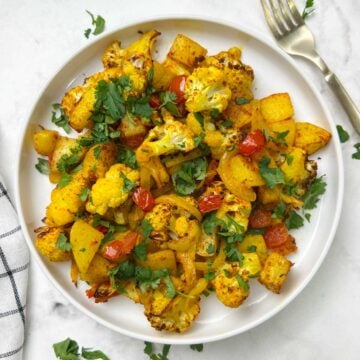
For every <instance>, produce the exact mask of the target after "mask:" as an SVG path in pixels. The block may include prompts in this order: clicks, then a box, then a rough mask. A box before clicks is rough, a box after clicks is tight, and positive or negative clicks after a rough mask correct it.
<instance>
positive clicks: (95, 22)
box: [84, 10, 105, 39]
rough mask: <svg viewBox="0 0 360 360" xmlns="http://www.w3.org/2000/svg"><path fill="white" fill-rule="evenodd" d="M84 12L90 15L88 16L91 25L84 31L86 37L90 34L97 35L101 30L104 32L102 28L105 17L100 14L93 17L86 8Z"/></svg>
mask: <svg viewBox="0 0 360 360" xmlns="http://www.w3.org/2000/svg"><path fill="white" fill-rule="evenodd" d="M86 12H87V13H88V14H89V15H90V17H91V25H92V26H93V29H91V28H88V29H86V30H85V31H84V35H85V37H86V38H87V39H88V38H89V36H90V34H93V35H99V34H101V33H102V32H104V30H105V19H104V18H103V17H102V16H100V15H97V16H96V17H95V16H94V15H93V14H92V13H91V12H90V11H89V10H86ZM91 31H92V32H91Z"/></svg>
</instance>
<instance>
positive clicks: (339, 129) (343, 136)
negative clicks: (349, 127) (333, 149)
mask: <svg viewBox="0 0 360 360" xmlns="http://www.w3.org/2000/svg"><path fill="white" fill-rule="evenodd" d="M336 130H337V132H338V135H339V139H340V142H341V143H344V142H347V141H348V140H349V139H350V135H349V133H348V132H347V131H346V130H345V129H344V128H343V127H342V126H341V125H336Z"/></svg>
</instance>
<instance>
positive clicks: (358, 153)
mask: <svg viewBox="0 0 360 360" xmlns="http://www.w3.org/2000/svg"><path fill="white" fill-rule="evenodd" d="M354 148H355V149H356V151H355V152H354V153H353V154H352V158H353V159H356V160H360V143H357V144H355V145H354Z"/></svg>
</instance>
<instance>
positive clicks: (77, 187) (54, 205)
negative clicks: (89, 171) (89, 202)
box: [46, 171, 89, 226]
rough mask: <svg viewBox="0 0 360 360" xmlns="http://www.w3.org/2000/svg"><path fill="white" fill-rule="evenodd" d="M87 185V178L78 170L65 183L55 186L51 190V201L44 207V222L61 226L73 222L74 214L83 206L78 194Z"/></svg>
mask: <svg viewBox="0 0 360 360" xmlns="http://www.w3.org/2000/svg"><path fill="white" fill-rule="evenodd" d="M88 185H89V184H88V180H87V179H85V178H84V177H83V176H82V174H81V172H80V171H79V172H77V173H75V174H74V175H72V179H71V181H70V182H69V183H68V184H67V185H65V186H63V187H56V188H55V189H54V190H53V191H52V192H51V202H50V204H49V206H48V207H47V208H46V224H47V225H49V226H62V225H66V224H69V223H71V222H73V221H74V219H75V216H76V214H77V213H78V212H79V211H80V210H82V209H83V207H84V202H83V201H82V200H81V199H80V194H81V192H82V191H83V190H84V189H85V188H87V187H88Z"/></svg>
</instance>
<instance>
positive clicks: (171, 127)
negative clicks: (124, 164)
mask: <svg viewBox="0 0 360 360" xmlns="http://www.w3.org/2000/svg"><path fill="white" fill-rule="evenodd" d="M193 138H194V134H193V133H192V131H191V130H190V129H189V128H188V127H187V126H186V125H184V124H183V123H181V122H180V121H176V120H168V121H167V122H166V124H164V125H158V126H155V127H154V128H153V129H151V130H150V131H149V133H148V136H147V137H146V139H145V140H144V142H143V143H142V144H141V145H140V146H139V147H138V149H137V150H136V158H137V160H138V161H139V162H140V163H144V162H147V161H149V159H150V158H151V157H153V156H160V155H165V154H172V153H174V152H176V151H184V152H188V151H190V150H193V149H194V148H195V143H194V139H193Z"/></svg>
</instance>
